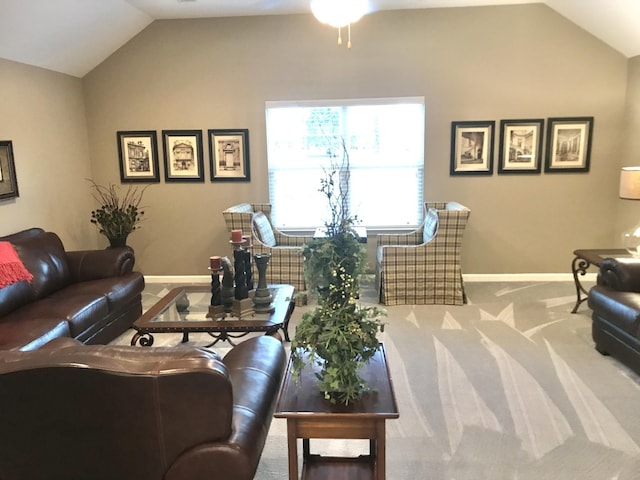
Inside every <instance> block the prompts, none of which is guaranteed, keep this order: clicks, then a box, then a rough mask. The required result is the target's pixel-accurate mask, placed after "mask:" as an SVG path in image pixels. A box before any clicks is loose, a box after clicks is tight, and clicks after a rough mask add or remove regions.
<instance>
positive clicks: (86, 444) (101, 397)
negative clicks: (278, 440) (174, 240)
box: [0, 336, 286, 480]
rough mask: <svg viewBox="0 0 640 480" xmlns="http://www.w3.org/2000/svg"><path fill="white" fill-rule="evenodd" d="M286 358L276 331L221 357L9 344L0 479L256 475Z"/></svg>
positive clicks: (1, 390) (2, 385)
mask: <svg viewBox="0 0 640 480" xmlns="http://www.w3.org/2000/svg"><path fill="white" fill-rule="evenodd" d="M285 361H286V355H285V352H284V348H283V347H282V344H281V342H280V341H279V340H277V339H275V338H273V337H269V336H260V337H255V338H251V339H249V340H246V341H245V342H242V343H240V344H239V345H238V346H236V347H234V348H233V349H232V350H231V352H230V353H228V354H227V355H226V356H225V357H224V359H222V360H220V358H219V357H218V356H217V355H216V354H215V353H213V352H211V351H208V350H206V349H198V348H141V347H128V346H127V347H116V346H77V345H74V344H73V343H72V341H71V340H69V339H57V340H54V342H52V343H51V344H49V345H47V346H45V348H42V349H39V350H36V351H33V352H15V351H14V352H8V351H5V352H0V426H1V427H0V445H2V446H3V447H2V448H1V449H0V478H1V479H3V480H39V479H42V480H45V479H46V480H51V479H64V480H89V479H91V480H102V479H104V480H115V479H123V480H124V479H132V480H133V479H135V480H161V479H166V480H182V479H185V480H186V479H189V480H197V479H202V480H205V479H206V480H216V479H219V480H235V479H237V480H248V479H251V478H253V476H254V474H255V471H256V468H257V466H258V462H259V460H260V455H261V453H262V449H263V447H264V442H265V440H266V436H267V433H268V430H269V426H270V423H271V418H272V414H273V410H274V406H275V400H276V396H277V392H278V390H279V387H280V382H281V380H282V376H283V373H284V368H285Z"/></svg>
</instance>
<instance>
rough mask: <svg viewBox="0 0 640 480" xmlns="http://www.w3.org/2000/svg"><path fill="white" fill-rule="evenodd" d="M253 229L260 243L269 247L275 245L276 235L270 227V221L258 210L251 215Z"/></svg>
mask: <svg viewBox="0 0 640 480" xmlns="http://www.w3.org/2000/svg"><path fill="white" fill-rule="evenodd" d="M253 230H254V232H256V235H257V236H258V240H260V241H261V242H262V243H264V244H265V245H267V246H269V247H275V246H276V236H275V234H274V233H273V228H271V222H269V218H267V216H266V215H265V214H264V213H262V212H258V213H256V214H254V215H253Z"/></svg>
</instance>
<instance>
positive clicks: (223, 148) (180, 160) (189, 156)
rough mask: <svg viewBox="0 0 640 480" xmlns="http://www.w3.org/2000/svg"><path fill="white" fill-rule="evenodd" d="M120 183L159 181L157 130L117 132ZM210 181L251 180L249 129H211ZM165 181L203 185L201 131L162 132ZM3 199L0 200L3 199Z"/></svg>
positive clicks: (209, 133)
mask: <svg viewBox="0 0 640 480" xmlns="http://www.w3.org/2000/svg"><path fill="white" fill-rule="evenodd" d="M116 135H117V142H118V157H119V166H120V180H121V181H122V182H123V183H127V182H159V181H160V161H159V157H158V148H157V145H158V139H157V135H156V132H155V131H152V130H134V131H119V132H117V133H116ZM208 137H209V138H208V141H209V167H210V172H211V181H212V182H217V181H224V182H229V181H249V180H250V175H249V167H250V165H249V130H248V129H222V130H213V129H212V130H208ZM162 147H163V160H164V161H163V164H164V165H163V166H164V179H165V182H203V181H204V177H205V173H204V166H205V161H204V147H203V136H202V130H162ZM0 198H1V197H0Z"/></svg>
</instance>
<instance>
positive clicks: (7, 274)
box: [0, 242, 33, 288]
mask: <svg viewBox="0 0 640 480" xmlns="http://www.w3.org/2000/svg"><path fill="white" fill-rule="evenodd" d="M32 279H33V275H31V273H30V272H29V270H27V269H26V268H25V266H24V264H23V263H22V260H20V257H19V256H18V254H17V253H16V249H15V248H13V245H11V244H10V243H9V242H0V288H4V287H6V286H7V285H11V284H13V283H16V282H19V281H21V280H26V281H27V282H30V281H31V280H32Z"/></svg>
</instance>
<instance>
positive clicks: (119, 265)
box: [67, 247, 135, 282]
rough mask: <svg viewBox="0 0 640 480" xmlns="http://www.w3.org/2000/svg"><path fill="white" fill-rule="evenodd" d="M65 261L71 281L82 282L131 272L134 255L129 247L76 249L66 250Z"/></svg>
mask: <svg viewBox="0 0 640 480" xmlns="http://www.w3.org/2000/svg"><path fill="white" fill-rule="evenodd" d="M67 261H68V263H69V270H70V272H71V278H72V279H73V281H74V282H84V281H88V280H98V279H100V278H107V277H118V276H121V275H126V274H128V273H131V272H132V271H133V265H134V264H135V255H134V253H133V250H131V248H129V247H116V248H106V249H104V250H78V251H72V252H67Z"/></svg>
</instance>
